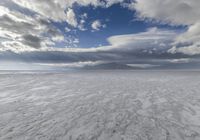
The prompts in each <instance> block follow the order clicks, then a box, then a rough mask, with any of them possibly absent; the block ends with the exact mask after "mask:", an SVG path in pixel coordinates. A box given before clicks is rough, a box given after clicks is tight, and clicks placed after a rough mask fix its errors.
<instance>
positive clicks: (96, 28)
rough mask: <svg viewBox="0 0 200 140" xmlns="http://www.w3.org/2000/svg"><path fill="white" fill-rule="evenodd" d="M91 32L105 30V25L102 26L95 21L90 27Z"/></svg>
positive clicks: (98, 21)
mask: <svg viewBox="0 0 200 140" xmlns="http://www.w3.org/2000/svg"><path fill="white" fill-rule="evenodd" d="M91 27H92V29H93V30H96V31H99V30H100V28H105V27H106V25H105V24H102V23H101V21H100V20H95V21H94V22H93V23H92V25H91Z"/></svg>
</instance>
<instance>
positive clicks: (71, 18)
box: [66, 8, 78, 27]
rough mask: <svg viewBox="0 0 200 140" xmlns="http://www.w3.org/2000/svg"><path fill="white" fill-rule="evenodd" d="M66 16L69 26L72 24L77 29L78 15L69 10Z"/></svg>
mask: <svg viewBox="0 0 200 140" xmlns="http://www.w3.org/2000/svg"><path fill="white" fill-rule="evenodd" d="M66 16H67V22H68V24H70V25H71V26H73V27H77V25H78V22H77V19H76V15H75V13H74V11H73V9H71V8H68V10H67V15H66Z"/></svg>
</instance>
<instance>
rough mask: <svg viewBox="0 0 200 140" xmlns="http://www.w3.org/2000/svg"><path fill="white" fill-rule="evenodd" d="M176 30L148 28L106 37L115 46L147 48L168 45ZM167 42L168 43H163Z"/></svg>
mask: <svg viewBox="0 0 200 140" xmlns="http://www.w3.org/2000/svg"><path fill="white" fill-rule="evenodd" d="M176 35H177V33H176V32H173V31H169V30H161V29H157V28H150V29H148V30H147V31H146V32H142V33H138V34H128V35H117V36H112V37H109V38H108V41H109V43H110V44H111V45H112V46H113V47H115V48H119V47H120V48H121V47H122V48H124V49H126V48H129V49H147V48H152V47H153V48H154V47H155V48H156V47H158V48H164V47H165V46H169V44H170V43H171V42H172V40H173V38H174V37H175V36H176ZM165 43H168V45H163V44H165Z"/></svg>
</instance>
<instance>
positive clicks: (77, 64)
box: [35, 61, 105, 68]
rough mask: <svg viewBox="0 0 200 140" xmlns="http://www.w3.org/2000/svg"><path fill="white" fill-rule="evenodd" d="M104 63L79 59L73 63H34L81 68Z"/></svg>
mask: <svg viewBox="0 0 200 140" xmlns="http://www.w3.org/2000/svg"><path fill="white" fill-rule="evenodd" d="M104 63H105V62H103V61H79V62H74V63H35V64H36V65H41V66H50V67H63V68H64V67H65V68H81V67H85V66H96V65H99V64H104Z"/></svg>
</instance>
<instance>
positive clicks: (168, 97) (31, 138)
mask: <svg viewBox="0 0 200 140" xmlns="http://www.w3.org/2000/svg"><path fill="white" fill-rule="evenodd" d="M0 140H200V72H194V71H187V72H186V71H163V72H161V71H83V72H66V73H27V74H25V73H18V74H17V73H13V74H9V73H7V74H6V73H4V74H3V73H2V74H0Z"/></svg>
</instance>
